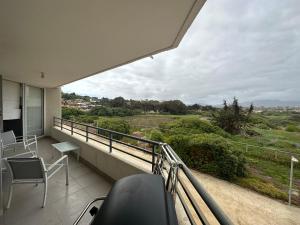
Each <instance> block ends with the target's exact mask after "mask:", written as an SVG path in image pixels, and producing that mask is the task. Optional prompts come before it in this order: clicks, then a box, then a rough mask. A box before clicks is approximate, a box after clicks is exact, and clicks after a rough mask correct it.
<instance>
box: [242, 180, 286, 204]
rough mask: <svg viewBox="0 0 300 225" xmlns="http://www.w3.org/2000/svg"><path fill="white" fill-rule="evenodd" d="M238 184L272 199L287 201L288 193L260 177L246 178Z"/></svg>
mask: <svg viewBox="0 0 300 225" xmlns="http://www.w3.org/2000/svg"><path fill="white" fill-rule="evenodd" d="M238 184H239V185H241V186H243V187H246V188H249V189H251V190H254V191H257V192H260V193H262V194H265V195H268V196H270V197H272V198H277V199H281V200H287V192H284V191H282V190H280V189H279V188H278V187H276V186H274V184H273V183H272V182H270V181H266V180H263V179H260V178H258V177H245V178H241V179H240V180H239V181H238Z"/></svg>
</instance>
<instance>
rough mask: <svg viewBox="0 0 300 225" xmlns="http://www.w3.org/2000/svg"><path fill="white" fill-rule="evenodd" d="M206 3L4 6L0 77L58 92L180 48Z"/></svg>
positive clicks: (32, 1) (145, 0)
mask: <svg viewBox="0 0 300 225" xmlns="http://www.w3.org/2000/svg"><path fill="white" fill-rule="evenodd" d="M204 2H205V0H151V1H149V0H121V1H116V0H110V1H104V0H91V1H84V0H51V1H47V0H26V1H17V0H0V74H2V76H3V78H4V79H8V80H12V81H17V82H22V83H26V84H29V85H34V86H39V87H57V86H61V85H64V84H67V83H70V82H72V81H75V80H79V79H82V78H85V77H88V76H91V75H94V74H97V73H100V72H103V71H106V70H109V69H112V68H115V67H118V66H120V65H124V64H127V63H130V62H133V61H135V60H138V59H141V58H144V57H148V56H151V55H153V54H157V53H159V52H162V51H166V50H169V49H172V48H175V47H177V46H178V44H179V42H180V41H181V39H182V38H183V36H184V34H185V33H186V31H187V29H188V28H189V26H190V25H191V23H192V21H193V20H194V18H195V17H196V15H197V14H198V12H199V10H200V9H201V8H202V6H203V4H204Z"/></svg>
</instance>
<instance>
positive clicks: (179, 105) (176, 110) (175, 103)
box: [160, 100, 187, 115]
mask: <svg viewBox="0 0 300 225" xmlns="http://www.w3.org/2000/svg"><path fill="white" fill-rule="evenodd" d="M160 108H161V111H162V112H168V113H171V114H174V115H180V114H186V113H187V107H186V105H185V104H184V103H183V102H182V101H180V100H172V101H164V102H162V103H161V106H160Z"/></svg>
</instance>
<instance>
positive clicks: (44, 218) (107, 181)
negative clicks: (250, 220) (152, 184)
mask: <svg viewBox="0 0 300 225" xmlns="http://www.w3.org/2000/svg"><path fill="white" fill-rule="evenodd" d="M51 135H52V137H53V138H50V137H47V138H42V139H40V140H39V141H38V149H39V155H40V156H41V157H43V158H44V160H45V161H46V162H48V163H50V162H53V161H54V160H55V158H57V157H58V152H57V151H56V150H54V149H53V147H52V146H51V144H52V143H56V142H58V141H72V142H73V143H76V144H77V145H79V146H80V148H81V152H80V161H79V162H78V161H77V160H76V157H69V160H70V168H69V171H70V182H69V186H66V185H65V180H64V171H60V172H59V174H56V175H55V176H54V177H53V178H51V179H50V181H49V189H48V200H47V204H46V207H45V208H41V203H42V186H43V185H39V186H38V187H35V186H34V185H32V184H28V185H25V186H24V185H22V186H19V187H17V188H15V189H14V195H13V201H12V203H11V208H10V209H9V210H7V211H6V212H5V213H4V217H3V220H4V221H3V224H4V225H8V224H9V225H15V224H16V225H17V224H73V222H74V221H75V220H76V218H77V217H78V215H79V214H80V212H81V210H82V209H83V208H84V206H85V205H86V204H87V203H88V202H90V201H91V200H93V199H94V198H96V197H99V196H105V195H106V194H107V193H108V192H109V190H110V189H111V186H112V184H113V182H114V180H118V179H120V178H122V177H126V176H128V175H132V174H138V173H154V174H159V175H161V176H162V177H163V178H164V181H165V184H166V189H167V191H168V192H170V193H172V196H173V198H174V199H175V208H176V214H177V219H178V222H179V224H182V225H183V224H187V225H189V224H231V222H230V220H229V219H228V218H227V216H226V215H225V214H224V213H223V211H222V210H221V209H220V208H219V207H218V206H217V204H216V203H215V202H214V200H213V199H212V198H211V197H210V196H209V194H208V193H207V192H206V191H205V189H204V188H203V187H202V186H201V185H200V184H199V183H198V181H197V180H196V178H195V177H194V175H193V174H192V172H191V171H190V170H189V169H188V168H187V167H186V166H185V165H184V164H183V163H182V162H181V160H180V158H179V157H178V156H177V155H176V153H175V152H174V151H173V150H172V149H171V148H170V146H168V145H166V144H163V143H157V142H153V141H150V140H145V139H141V138H138V137H134V136H130V135H125V134H121V133H117V132H114V131H110V130H104V129H101V128H97V127H93V126H88V125H85V124H80V123H76V122H73V121H68V120H63V119H60V118H54V120H53V128H52V132H51ZM116 135H118V136H119V137H120V136H122V137H126V140H127V141H124V142H123V141H121V140H120V139H117V138H115V137H116ZM54 138H55V139H54ZM122 140H123V139H122ZM134 141H135V142H134ZM133 142H134V144H133ZM129 143H130V144H129ZM4 183H5V181H4ZM4 194H6V192H5V188H4ZM6 195H7V194H6ZM6 195H5V196H6ZM16 215H17V216H16ZM90 220H91V217H90V216H85V217H84V218H83V221H81V222H82V223H80V224H85V223H87V222H88V221H90ZM84 222H85V223H84Z"/></svg>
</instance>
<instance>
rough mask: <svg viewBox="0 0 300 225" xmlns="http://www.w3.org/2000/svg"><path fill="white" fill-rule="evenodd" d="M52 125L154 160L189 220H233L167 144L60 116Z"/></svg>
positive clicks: (169, 189)
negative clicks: (141, 153) (121, 146)
mask: <svg viewBox="0 0 300 225" xmlns="http://www.w3.org/2000/svg"><path fill="white" fill-rule="evenodd" d="M53 126H54V127H56V128H58V129H61V130H67V131H69V132H70V134H71V135H74V134H77V135H80V136H82V137H84V138H85V141H86V142H88V141H89V140H93V141H95V142H98V143H100V144H103V145H105V146H108V147H109V148H108V149H109V152H110V153H112V152H113V151H120V152H123V153H125V154H128V155H130V156H132V157H135V158H138V159H140V160H142V161H144V162H146V163H149V164H151V166H152V173H154V174H159V175H161V176H163V177H164V179H165V182H166V188H167V190H168V191H169V192H171V193H172V194H173V197H174V199H175V200H176V201H178V200H179V201H180V203H181V205H182V207H183V210H184V212H185V214H186V216H187V218H188V219H189V222H190V224H192V225H196V224H212V223H213V224H222V225H223V224H224V225H225V224H226V225H227V224H228V225H230V224H232V222H231V221H230V219H229V218H228V217H227V216H226V214H225V213H224V212H223V210H222V209H221V208H220V207H219V206H218V205H217V203H216V202H215V201H214V200H213V198H212V197H211V196H210V195H209V194H208V193H207V192H206V190H205V188H204V187H203V186H202V185H201V184H200V183H199V181H198V180H197V179H196V178H195V176H194V175H193V173H192V172H191V170H190V169H189V168H188V167H187V166H186V165H185V164H184V163H183V161H182V160H181V159H180V158H179V156H178V155H177V154H176V153H175V151H174V150H173V149H172V148H171V146H169V145H168V144H166V143H159V142H155V141H151V140H147V139H144V138H139V137H135V136H132V135H128V134H123V133H120V132H116V131H112V130H108V129H103V128H100V127H95V126H91V125H87V124H83V123H77V122H75V121H71V120H66V119H61V118H57V117H54V119H53ZM124 138H125V139H126V140H127V141H129V142H131V141H133V142H135V141H137V142H139V145H137V144H133V143H127V142H125V141H124V140H123V139H124ZM115 143H117V144H119V145H124V146H126V147H128V148H129V149H132V150H133V151H139V152H143V153H146V154H145V156H144V157H142V156H138V155H136V154H134V153H133V152H130V151H124V150H123V149H121V148H120V147H118V146H117V145H116V144H115ZM141 143H142V144H141ZM141 145H143V146H144V147H141ZM149 156H150V157H149ZM149 159H151V160H149Z"/></svg>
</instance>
